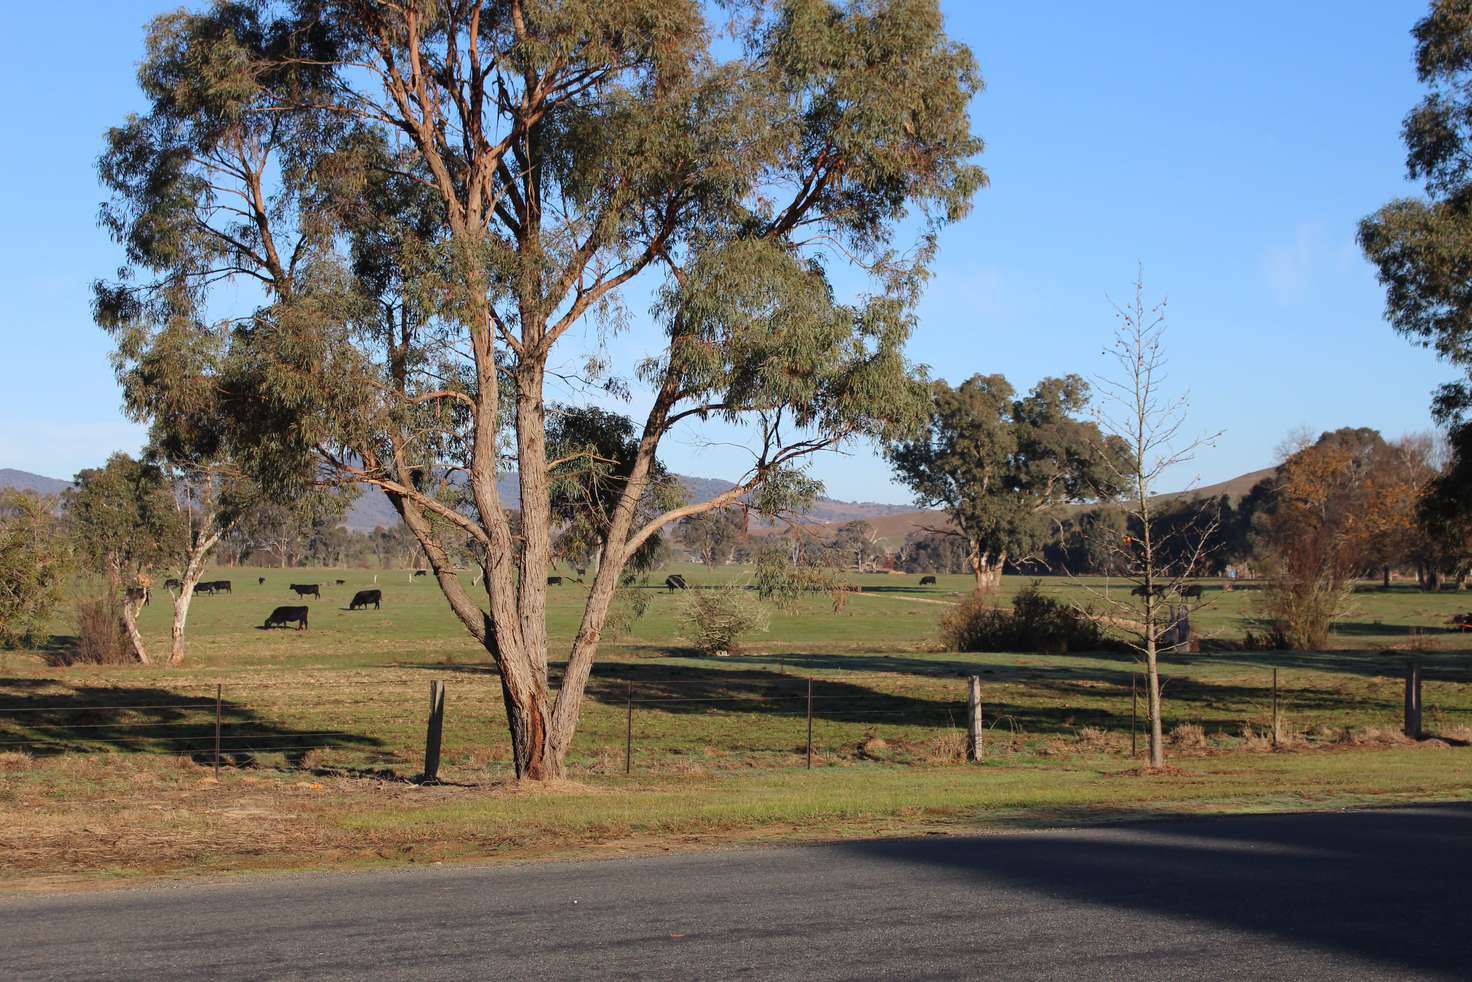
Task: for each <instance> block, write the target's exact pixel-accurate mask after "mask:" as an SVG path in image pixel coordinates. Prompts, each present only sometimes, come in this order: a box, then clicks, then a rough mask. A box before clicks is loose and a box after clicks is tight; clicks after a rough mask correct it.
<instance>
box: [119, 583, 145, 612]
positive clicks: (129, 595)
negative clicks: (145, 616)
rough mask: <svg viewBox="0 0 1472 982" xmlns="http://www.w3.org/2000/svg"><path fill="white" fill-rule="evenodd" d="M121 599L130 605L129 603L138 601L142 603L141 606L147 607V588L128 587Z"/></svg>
mask: <svg viewBox="0 0 1472 982" xmlns="http://www.w3.org/2000/svg"><path fill="white" fill-rule="evenodd" d="M123 599H124V600H126V601H127V602H128V603H130V604H131V603H137V602H139V601H142V602H143V606H145V607H147V606H148V587H146V586H130V587H128V589H127V592H126V593H124V594H123Z"/></svg>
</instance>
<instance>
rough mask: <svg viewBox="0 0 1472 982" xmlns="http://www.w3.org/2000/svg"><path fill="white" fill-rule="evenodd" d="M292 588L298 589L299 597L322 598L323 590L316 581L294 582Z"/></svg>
mask: <svg viewBox="0 0 1472 982" xmlns="http://www.w3.org/2000/svg"><path fill="white" fill-rule="evenodd" d="M291 589H292V590H294V591H296V595H297V596H298V597H316V598H317V599H318V600H321V599H322V590H321V588H320V587H318V586H317V584H315V583H293V584H292V585H291Z"/></svg>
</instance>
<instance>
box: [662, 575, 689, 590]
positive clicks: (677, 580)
mask: <svg viewBox="0 0 1472 982" xmlns="http://www.w3.org/2000/svg"><path fill="white" fill-rule="evenodd" d="M664 585H665V589H667V590H669V592H670V593H674V592H675V591H676V590H688V589H689V588H690V585H689V584H688V583H686V582H685V577H683V576H681V575H680V574H679V573H675V574H674V575H672V576H667V577H665V581H664Z"/></svg>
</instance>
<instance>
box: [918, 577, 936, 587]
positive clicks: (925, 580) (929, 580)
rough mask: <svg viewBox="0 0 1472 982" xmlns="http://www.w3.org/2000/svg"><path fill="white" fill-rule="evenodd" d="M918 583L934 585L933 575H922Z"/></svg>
mask: <svg viewBox="0 0 1472 982" xmlns="http://www.w3.org/2000/svg"><path fill="white" fill-rule="evenodd" d="M920 585H921V586H935V577H933V576H922V577H920Z"/></svg>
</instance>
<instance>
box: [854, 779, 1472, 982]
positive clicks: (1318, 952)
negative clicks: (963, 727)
mask: <svg viewBox="0 0 1472 982" xmlns="http://www.w3.org/2000/svg"><path fill="white" fill-rule="evenodd" d="M832 848H833V849H835V850H836V851H840V852H844V853H848V854H850V855H853V856H857V857H860V858H863V859H865V860H874V861H882V862H886V863H894V864H901V865H909V866H917V867H920V868H922V869H924V870H927V871H932V872H937V873H943V874H946V875H948V876H959V877H962V878H964V882H965V883H966V884H967V885H968V887H969V889H971V890H973V891H977V892H978V893H980V894H981V895H982V896H985V894H986V892H988V891H992V890H1003V891H1016V890H1021V891H1024V892H1025V893H1026V894H1027V895H1029V897H1028V898H1027V899H1023V900H1022V901H1021V903H1022V904H1023V905H1024V906H1026V905H1029V904H1032V903H1034V902H1035V901H1034V900H1033V899H1031V898H1034V897H1035V898H1036V902H1049V903H1052V904H1055V905H1056V904H1058V903H1059V902H1060V901H1061V902H1062V904H1063V905H1064V909H1060V910H1057V911H1056V913H1053V914H1050V915H1049V916H1050V917H1051V918H1052V919H1053V920H1052V923H1054V924H1056V929H1057V930H1058V931H1060V932H1062V933H1063V934H1064V935H1066V936H1069V943H1070V944H1084V943H1085V940H1084V939H1085V938H1086V937H1087V936H1088V935H1089V934H1090V932H1097V931H1098V930H1099V927H1098V925H1099V923H1100V922H1099V921H1098V919H1097V918H1096V917H1095V916H1094V915H1093V913H1092V912H1093V911H1105V912H1107V918H1108V921H1107V923H1109V924H1110V925H1111V927H1108V928H1106V929H1105V930H1106V931H1109V930H1112V931H1117V932H1122V933H1135V934H1139V935H1140V936H1141V937H1142V938H1143V937H1145V936H1147V935H1149V934H1150V929H1149V925H1150V924H1151V923H1154V922H1155V919H1157V918H1166V919H1168V920H1170V921H1188V922H1192V923H1193V924H1194V925H1196V927H1194V928H1193V929H1192V930H1193V931H1194V932H1196V934H1195V935H1193V936H1192V937H1191V938H1190V939H1189V940H1188V942H1187V943H1184V944H1182V943H1177V944H1175V945H1172V944H1171V943H1170V942H1169V941H1168V940H1167V939H1166V938H1164V937H1156V939H1155V941H1154V944H1156V945H1158V946H1159V947H1156V948H1153V949H1151V950H1150V951H1149V952H1148V957H1149V958H1150V959H1151V960H1152V962H1154V963H1156V964H1157V965H1158V964H1161V962H1160V960H1161V959H1173V960H1185V961H1186V962H1188V963H1194V964H1195V965H1196V966H1197V967H1196V971H1198V972H1204V973H1206V974H1208V975H1210V974H1215V973H1216V972H1217V971H1219V970H1220V967H1221V966H1220V963H1214V962H1212V961H1211V960H1210V958H1211V956H1210V955H1209V954H1207V953H1206V952H1203V951H1201V938H1200V937H1199V932H1200V930H1201V928H1202V927H1209V928H1215V929H1221V930H1225V931H1230V932H1234V933H1241V934H1246V935H1248V936H1249V937H1248V938H1243V939H1235V940H1232V941H1231V942H1230V944H1231V948H1238V947H1240V948H1241V949H1242V950H1246V951H1252V950H1254V948H1255V947H1256V946H1255V945H1254V939H1262V940H1264V941H1267V940H1270V941H1272V942H1274V943H1275V945H1276V946H1280V947H1279V951H1281V950H1282V949H1284V948H1287V949H1294V950H1296V951H1298V952H1299V953H1301V954H1302V955H1306V956H1308V958H1309V959H1310V960H1312V961H1315V962H1324V959H1325V958H1326V956H1327V957H1328V958H1329V959H1333V958H1334V957H1336V956H1339V957H1343V958H1348V959H1355V960H1367V961H1370V962H1372V963H1377V964H1378V965H1380V966H1387V967H1390V968H1392V969H1393V970H1399V971H1400V972H1408V973H1417V974H1425V975H1438V976H1440V975H1444V976H1446V977H1449V978H1450V977H1462V976H1464V975H1465V974H1466V970H1467V966H1468V965H1469V964H1472V934H1469V933H1468V932H1467V931H1466V929H1465V924H1464V922H1465V908H1464V906H1463V905H1462V904H1460V903H1457V902H1455V901H1454V900H1452V901H1450V902H1449V901H1448V898H1449V897H1451V898H1454V897H1456V896H1458V895H1460V892H1461V885H1462V884H1464V883H1466V882H1467V880H1468V879H1469V878H1472V806H1469V805H1466V804H1448V805H1439V806H1427V807H1420V808H1405V809H1395V810H1368V811H1357V812H1349V813H1320V814H1296V815H1252V816H1233V817H1226V818H1216V819H1209V820H1201V821H1184V822H1153V823H1139V824H1133V823H1129V824H1121V825H1116V826H1112V827H1110V828H1106V829H1089V830H1077V831H1068V832H1055V833H1049V834H1046V835H1037V836H1007V837H1005V838H998V837H975V838H973V837H954V836H952V837H946V838H943V839H888V840H885V839H880V840H869V841H860V842H850V843H843V844H839V845H835V846H833V847H832ZM1169 933H1170V932H1167V934H1169ZM1095 936H1098V935H1095ZM1143 943H1145V944H1146V945H1147V946H1148V945H1149V944H1151V942H1150V941H1148V940H1147V941H1145V942H1143ZM1003 947H1004V949H1005V943H1004V944H1003ZM1016 950H1017V953H1018V956H1019V957H1020V958H1023V959H1024V960H1025V959H1027V958H1028V957H1029V956H1028V955H1027V954H1026V952H1027V951H1028V950H1029V949H1027V948H1026V947H1021V946H1020V947H1018V948H1017V949H1016ZM1224 950H1231V949H1230V948H1228V949H1224ZM1049 951H1051V949H1049ZM1279 951H1274V952H1270V956H1271V957H1272V959H1273V960H1275V961H1281V960H1282V959H1283V954H1280V953H1279ZM1049 957H1051V955H1050V956H1049ZM1141 957H1146V956H1145V955H1142V956H1141ZM1327 964H1328V963H1326V966H1327ZM1212 965H1215V966H1216V967H1215V968H1213V967H1212ZM1029 967H1031V968H1033V969H1037V968H1039V966H1038V965H1037V964H1035V963H1031V964H1028V963H1026V962H1024V963H1019V964H1016V965H1013V966H1012V971H1013V972H1015V973H1017V974H1033V973H1032V972H1031V971H1029V970H1028V969H1029ZM1043 967H1045V968H1047V969H1049V970H1051V969H1052V968H1054V967H1055V966H1052V965H1048V966H1043ZM1244 967H1245V966H1244ZM994 968H995V969H997V970H998V971H1001V972H1003V973H1004V974H1005V973H1006V972H1007V971H1008V966H1007V965H1005V964H1004V965H997V966H994ZM1369 968H1370V966H1366V965H1364V964H1363V963H1362V962H1361V963H1360V964H1358V966H1357V964H1356V962H1346V963H1344V964H1342V965H1340V966H1339V968H1338V970H1337V973H1338V974H1341V975H1357V974H1360V973H1361V972H1364V971H1366V970H1367V969H1369ZM1177 971H1179V969H1177ZM1247 972H1248V974H1255V973H1254V971H1253V970H1252V969H1251V968H1247ZM1166 974H1170V970H1169V969H1167V970H1166ZM1181 974H1187V973H1185V972H1181ZM1376 974H1378V973H1376Z"/></svg>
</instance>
